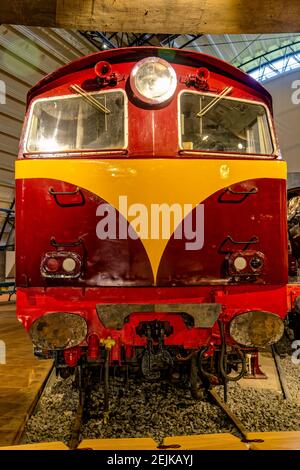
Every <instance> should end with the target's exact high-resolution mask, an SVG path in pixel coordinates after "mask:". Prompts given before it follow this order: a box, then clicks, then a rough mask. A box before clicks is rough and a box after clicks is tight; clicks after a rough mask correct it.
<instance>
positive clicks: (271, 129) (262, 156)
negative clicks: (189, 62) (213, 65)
mask: <svg viewBox="0 0 300 470" xmlns="http://www.w3.org/2000/svg"><path fill="white" fill-rule="evenodd" d="M183 93H190V94H193V95H197V96H199V95H201V96H209V97H216V96H218V94H217V93H209V92H202V91H195V90H187V89H185V90H181V91H180V92H179V93H178V97H177V100H178V101H177V110H178V116H177V119H178V147H179V153H180V154H190V155H201V154H204V156H206V157H207V156H213V155H216V156H217V157H222V156H223V157H228V156H230V157H234V158H243V159H247V158H250V159H255V158H256V159H269V160H271V159H275V158H278V157H279V148H278V144H277V139H276V136H275V131H274V126H273V120H272V116H271V112H270V109H269V108H268V106H267V105H266V104H265V103H263V102H262V101H256V100H250V99H245V98H244V99H242V98H237V97H233V96H226V97H224V100H226V99H227V100H232V101H238V102H240V103H250V104H256V105H259V106H262V107H263V108H264V109H265V111H266V118H267V125H268V128H269V132H270V141H271V144H272V147H273V148H272V153H269V154H262V153H259V154H257V153H239V152H229V151H227V152H226V151H211V150H201V149H186V148H183V146H182V133H181V95H182V94H183Z"/></svg>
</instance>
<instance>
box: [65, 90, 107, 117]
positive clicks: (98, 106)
mask: <svg viewBox="0 0 300 470" xmlns="http://www.w3.org/2000/svg"><path fill="white" fill-rule="evenodd" d="M70 90H72V91H75V93H78V94H79V95H80V96H82V98H84V99H85V100H86V101H87V102H88V103H89V104H90V105H91V106H93V107H94V108H96V109H98V110H100V111H102V112H103V113H105V114H109V113H110V110H109V109H108V108H106V106H104V105H103V104H101V103H99V101H97V100H96V99H95V98H94V97H93V96H92V95H90V94H89V93H87V92H85V91H84V90H83V89H82V88H81V87H80V86H79V85H71V86H70Z"/></svg>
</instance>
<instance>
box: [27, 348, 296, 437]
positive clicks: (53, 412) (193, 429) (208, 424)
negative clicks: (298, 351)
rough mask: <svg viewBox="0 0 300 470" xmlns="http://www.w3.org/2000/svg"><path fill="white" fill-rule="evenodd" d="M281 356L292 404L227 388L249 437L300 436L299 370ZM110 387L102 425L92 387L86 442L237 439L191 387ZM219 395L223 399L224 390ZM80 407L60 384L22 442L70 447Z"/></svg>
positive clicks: (100, 401) (286, 352) (131, 382)
mask: <svg viewBox="0 0 300 470" xmlns="http://www.w3.org/2000/svg"><path fill="white" fill-rule="evenodd" d="M278 351H279V353H280V356H281V361H282V366H283V368H284V370H285V373H286V380H287V384H288V387H289V390H290V392H291V396H292V398H293V400H292V401H289V400H283V398H282V396H280V395H279V394H278V393H277V392H276V391H272V390H266V389H254V388H250V387H248V388H244V387H243V388H242V387H241V386H240V385H239V384H238V383H233V382H231V383H229V388H228V405H229V406H230V408H231V409H232V410H233V411H234V413H235V414H236V415H237V416H238V417H239V418H240V420H241V421H242V422H243V424H244V426H245V427H246V428H247V430H248V431H252V432H260V431H261V432H264V431H296V430H297V431H299V430H300V401H299V398H300V396H299V395H300V394H299V388H300V387H299V385H300V381H299V379H300V365H299V366H297V365H295V364H293V363H292V361H291V354H290V353H291V350H290V349H289V347H285V348H282V347H281V346H280V345H279V347H278ZM249 382H250V383H251V381H249ZM110 384H111V387H110V414H109V420H108V422H106V423H105V421H104V419H103V405H104V397H103V390H102V389H101V388H99V387H94V388H93V390H92V392H91V394H90V398H89V416H88V420H87V421H86V422H84V423H83V425H82V436H81V437H82V438H125V437H127V438H128V437H132V438H134V437H152V438H153V439H155V440H156V441H157V442H158V443H160V442H161V441H162V439H163V438H164V437H166V436H175V435H191V434H204V433H219V432H233V433H234V434H236V433H237V432H236V429H235V427H234V426H233V424H232V423H231V422H230V421H229V419H228V417H227V416H226V415H225V414H224V413H223V411H222V410H221V409H220V408H219V407H218V406H217V405H215V404H214V403H212V402H210V401H208V400H204V401H195V400H194V399H193V398H192V397H191V394H190V390H189V387H188V384H186V385H181V386H180V385H173V384H170V383H168V382H160V383H149V382H145V381H142V380H140V379H133V378H130V379H128V381H127V382H126V383H125V382H124V380H123V379H121V378H114V379H111V381H110ZM218 388H219V387H218ZM218 392H219V393H220V394H221V392H222V390H221V388H220V389H219V390H218ZM77 404H78V392H76V390H75V389H74V388H73V387H72V379H71V378H70V379H68V380H66V381H64V380H62V379H56V380H55V381H54V383H53V384H52V386H51V388H49V389H47V390H46V391H45V393H44V395H43V397H42V399H41V400H40V403H39V406H38V409H37V410H36V412H35V414H34V415H33V416H32V417H31V418H30V420H29V421H28V423H27V426H26V430H25V433H24V435H23V442H27V443H30V442H42V441H54V440H61V441H63V442H65V443H67V442H68V439H69V437H70V428H71V425H72V419H73V418H74V414H75V411H76V408H77Z"/></svg>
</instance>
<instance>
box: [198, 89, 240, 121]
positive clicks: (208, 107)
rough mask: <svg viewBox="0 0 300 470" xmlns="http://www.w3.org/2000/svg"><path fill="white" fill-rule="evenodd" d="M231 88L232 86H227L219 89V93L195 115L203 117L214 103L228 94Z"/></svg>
mask: <svg viewBox="0 0 300 470" xmlns="http://www.w3.org/2000/svg"><path fill="white" fill-rule="evenodd" d="M232 90H233V87H232V86H227V87H226V88H224V90H222V91H221V93H220V94H219V95H217V96H216V97H215V98H214V99H213V100H212V101H211V102H210V103H208V104H207V105H206V106H204V108H203V109H201V111H199V113H197V117H203V116H204V115H205V114H206V113H207V112H208V111H210V110H211V109H212V108H213V107H214V106H215V104H217V103H218V102H219V101H221V100H222V99H223V98H224V97H225V96H226V95H228V94H229V93H230V92H231V91H232Z"/></svg>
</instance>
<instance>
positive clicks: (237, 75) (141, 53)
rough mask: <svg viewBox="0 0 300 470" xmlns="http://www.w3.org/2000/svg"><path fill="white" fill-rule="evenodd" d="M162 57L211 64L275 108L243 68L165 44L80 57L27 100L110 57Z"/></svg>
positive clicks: (52, 75) (115, 59)
mask: <svg viewBox="0 0 300 470" xmlns="http://www.w3.org/2000/svg"><path fill="white" fill-rule="evenodd" d="M149 56H159V57H162V58H164V59H166V60H169V61H170V62H175V63H176V62H177V63H184V64H187V65H191V66H194V67H195V66H197V65H199V66H203V65H207V66H210V67H211V68H212V69H214V70H215V71H216V72H219V73H222V74H223V75H226V76H228V77H230V78H232V79H234V80H236V81H238V82H240V83H243V84H245V85H247V86H249V87H250V88H253V89H254V90H256V92H258V93H259V94H260V95H261V96H262V98H263V99H264V100H265V101H266V102H267V104H268V105H269V106H270V107H271V108H272V97H271V95H270V94H269V92H268V91H267V90H266V89H265V88H264V87H263V86H262V85H261V84H260V83H259V82H257V81H256V80H254V79H253V78H252V77H251V76H250V75H247V74H246V73H245V72H242V71H241V70H240V69H238V68H236V67H234V66H233V65H231V64H229V63H227V62H225V61H223V60H221V59H217V58H216V57H213V56H210V55H207V54H202V53H200V52H194V51H190V50H182V49H171V48H167V49H165V48H161V47H152V46H149V47H124V48H120V49H108V50H105V51H99V52H95V53H93V54H89V55H87V56H85V57H81V58H80V59H76V60H74V61H72V62H70V63H69V64H67V65H64V66H63V67H60V68H59V69H57V70H55V71H54V72H52V73H50V74H49V75H46V77H44V78H43V79H42V80H40V81H39V82H38V83H37V84H36V85H35V86H34V87H33V88H31V90H30V91H29V93H28V96H27V102H28V103H29V102H30V100H31V99H32V98H33V96H35V95H37V94H39V93H42V92H43V91H44V90H43V89H44V88H48V86H49V85H50V84H51V83H52V82H54V81H55V80H57V79H59V78H61V77H63V76H64V75H68V74H70V73H73V72H79V71H80V70H84V69H87V68H90V67H93V66H95V65H96V63H97V62H99V61H101V60H107V61H109V62H111V63H117V62H122V61H130V60H137V59H138V60H140V59H142V58H144V57H149Z"/></svg>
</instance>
